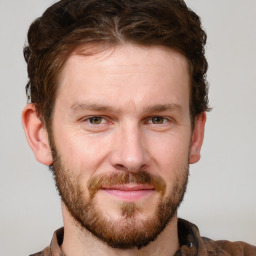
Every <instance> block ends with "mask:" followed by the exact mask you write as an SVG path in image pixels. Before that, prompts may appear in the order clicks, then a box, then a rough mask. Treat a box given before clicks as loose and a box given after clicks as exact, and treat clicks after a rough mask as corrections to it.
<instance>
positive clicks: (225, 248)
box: [202, 237, 256, 256]
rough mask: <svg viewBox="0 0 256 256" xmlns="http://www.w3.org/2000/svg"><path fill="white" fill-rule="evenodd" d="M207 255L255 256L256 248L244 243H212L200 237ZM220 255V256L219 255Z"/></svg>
mask: <svg viewBox="0 0 256 256" xmlns="http://www.w3.org/2000/svg"><path fill="white" fill-rule="evenodd" d="M202 239H203V241H204V244H205V246H206V248H207V252H208V254H209V255H227V256H229V255H230V256H231V255H232V256H255V255H256V247H255V246H253V245H250V244H247V243H244V242H230V241H226V240H219V241H213V240H211V239H209V238H206V237H202ZM221 253H222V254H221Z"/></svg>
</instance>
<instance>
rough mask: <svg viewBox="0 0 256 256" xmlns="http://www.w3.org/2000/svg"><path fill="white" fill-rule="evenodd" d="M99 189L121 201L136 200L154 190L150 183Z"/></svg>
mask: <svg viewBox="0 0 256 256" xmlns="http://www.w3.org/2000/svg"><path fill="white" fill-rule="evenodd" d="M101 190H102V191H103V192H105V193H107V194H109V195H111V196H114V197H116V198H117V199H119V200H122V201H129V202H133V201H138V200H141V199H143V198H145V197H146V196H148V195H150V194H151V193H153V192H154V191H155V189H154V188H153V187H152V186H151V185H147V184H125V185H113V186H110V187H103V188H101Z"/></svg>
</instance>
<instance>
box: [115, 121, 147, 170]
mask: <svg viewBox="0 0 256 256" xmlns="http://www.w3.org/2000/svg"><path fill="white" fill-rule="evenodd" d="M113 145H114V146H113V151H112V154H111V165H112V166H113V167H114V168H115V169H117V170H123V171H128V172H137V171H139V170H145V169H146V168H147V166H148V164H149V160H150V157H149V153H148V151H147V149H146V141H145V138H144V136H143V134H142V132H141V130H140V129H139V127H138V126H135V125H134V126H129V127H125V128H123V129H121V128H120V130H119V131H118V132H117V134H116V136H115V139H114V142H113Z"/></svg>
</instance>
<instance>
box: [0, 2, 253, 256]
mask: <svg viewBox="0 0 256 256" xmlns="http://www.w3.org/2000/svg"><path fill="white" fill-rule="evenodd" d="M52 3H53V0H22V1H20V0H12V1H9V0H0V32H1V34H0V35H1V41H0V42H1V45H0V46H1V48H0V83H1V84H0V89H1V90H0V111H1V112H0V114H1V126H0V127H1V128H0V129H1V130H0V131H1V132H0V136H1V137H0V142H1V147H0V158H1V159H0V160H1V176H0V203H1V204H0V248H1V250H0V251H1V255H8V256H16V255H24V256H26V255H29V254H30V253H35V252H37V251H39V250H41V249H43V248H44V247H45V246H47V245H49V243H50V240H51V237H52V233H53V232H54V230H55V229H57V228H59V227H60V226H61V225H62V217H61V211H60V201H59V197H58V195H57V193H56V190H55V186H54V183H53V180H52V177H51V174H50V172H49V171H48V168H47V167H45V166H42V165H41V164H39V163H37V162H36V160H35V159H34V155H33V154H32V152H31V150H30V148H29V147H28V145H27V142H26V140H25V136H24V134H23V129H22V125H21V111H22V108H23V107H24V105H25V104H26V98H25V90H24V87H25V84H26V82H27V73H26V65H25V62H24V60H23V53H22V49H23V46H24V43H25V40H26V32H27V30H28V27H29V24H30V23H31V22H32V21H33V20H34V19H35V18H36V17H38V16H40V15H41V14H42V12H43V11H44V10H45V9H46V7H48V6H49V5H50V4H52ZM187 4H188V6H189V7H191V8H192V9H193V10H194V11H196V12H197V13H198V14H199V15H200V16H201V18H202V22H203V27H204V28H205V29H206V31H207V33H208V44H207V47H206V52H207V57H208V61H209V73H208V80H209V83H210V105H211V106H212V107H213V108H214V109H213V111H212V112H210V113H209V114H208V118H207V119H208V120H207V125H206V134H205V141H204V145H203V149H202V159H201V161H200V162H199V163H198V164H195V165H193V166H191V175H190V181H189V186H188V190H187V194H186V197H185V200H184V202H183V204H182V205H181V207H180V210H179V216H180V217H183V218H186V219H188V220H190V221H192V222H194V223H195V224H197V225H198V226H199V228H200V230H201V235H202V236H207V237H210V238H213V239H228V240H231V241H235V240H243V241H247V242H249V243H252V244H254V245H255V244H256V200H255V196H256V167H255V158H256V110H255V109H256V61H255V59H256V1H255V0H246V1H241V0H214V1H212V0H187Z"/></svg>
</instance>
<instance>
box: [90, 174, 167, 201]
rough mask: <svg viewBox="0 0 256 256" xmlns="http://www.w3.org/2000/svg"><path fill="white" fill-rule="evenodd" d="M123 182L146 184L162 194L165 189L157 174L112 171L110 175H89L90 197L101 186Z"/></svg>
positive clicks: (121, 183) (161, 179)
mask: <svg viewBox="0 0 256 256" xmlns="http://www.w3.org/2000/svg"><path fill="white" fill-rule="evenodd" d="M124 184H148V185H151V186H152V187H153V188H154V189H155V190H156V191H157V192H160V193H161V194H162V195H163V194H164V193H165V189H166V183H165V181H164V180H163V178H162V177H160V176H159V175H153V174H149V173H148V172H146V171H143V170H142V171H138V172H135V173H130V172H125V171H123V172H117V173H112V174H110V175H106V174H105V175H104V174H99V175H95V176H93V177H91V178H90V179H89V180H88V190H89V193H90V198H93V197H94V196H95V194H96V193H97V191H98V190H99V189H101V188H102V187H106V186H107V187H109V186H114V185H124Z"/></svg>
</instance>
